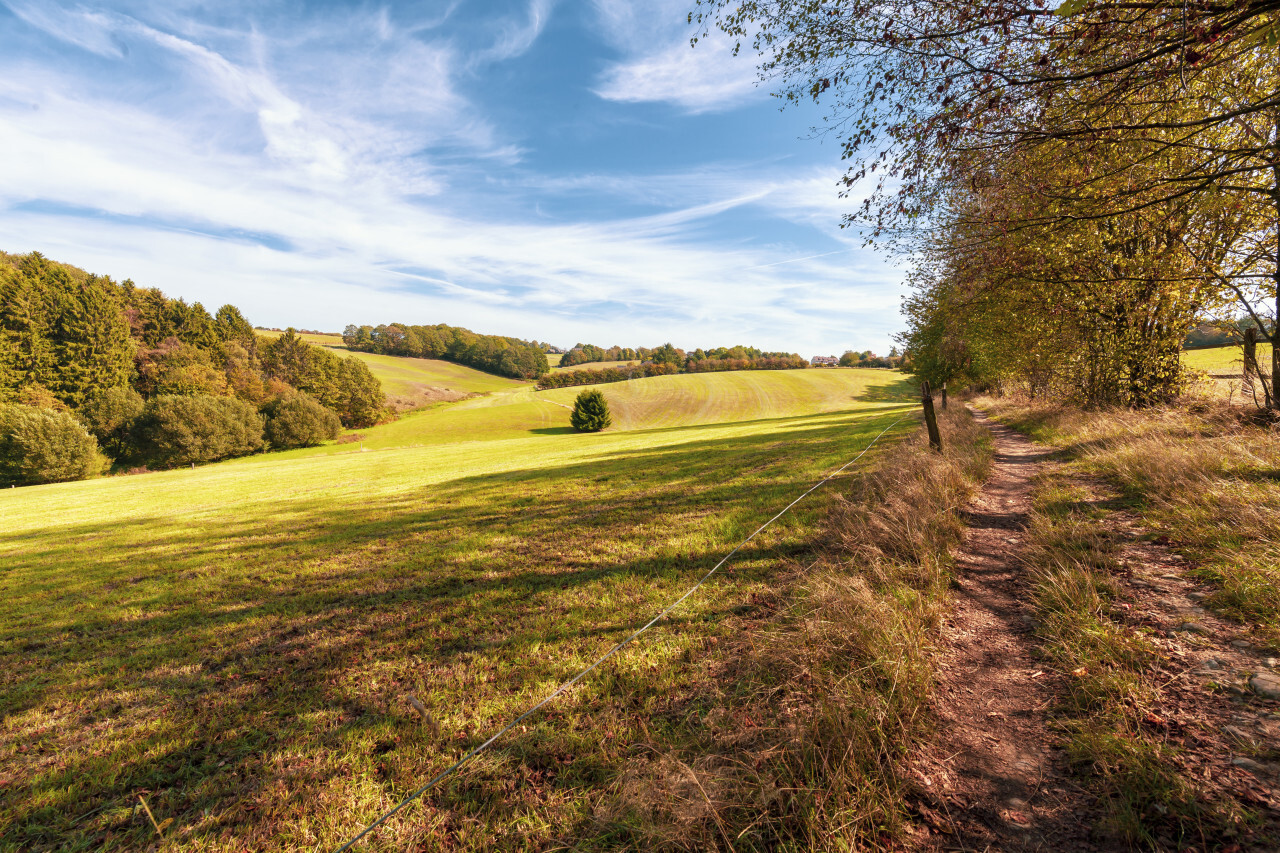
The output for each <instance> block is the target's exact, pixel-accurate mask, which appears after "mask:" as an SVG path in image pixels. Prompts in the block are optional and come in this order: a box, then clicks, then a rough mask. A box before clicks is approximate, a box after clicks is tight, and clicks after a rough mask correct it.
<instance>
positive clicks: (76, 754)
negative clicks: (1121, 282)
mask: <svg viewBox="0 0 1280 853" xmlns="http://www.w3.org/2000/svg"><path fill="white" fill-rule="evenodd" d="M401 369H403V370H406V371H410V372H412V371H419V373H417V374H416V375H419V376H423V375H426V373H427V372H429V371H439V370H441V368H440V367H439V365H437V364H433V365H422V366H418V365H410V366H401ZM433 375H434V376H441V375H442V374H440V373H439V372H437V373H435V374H433ZM473 379H474V377H470V376H468V375H467V374H457V376H456V377H454V378H452V379H451V381H454V382H455V383H456V384H458V385H463V384H464V383H466V382H469V381H472V380H473ZM492 379H493V378H492V377H489V380H491V381H492ZM517 385H519V383H517ZM473 387H475V386H473ZM577 390H578V389H563V390H562V391H557V392H549V393H545V394H544V393H541V392H539V393H536V394H535V392H533V391H532V390H531V388H530V387H529V386H527V385H525V386H522V387H516V388H507V389H505V390H502V389H501V388H499V389H495V390H491V391H490V393H489V395H488V396H485V397H479V398H473V399H468V400H463V401H460V402H454V403H444V404H440V405H437V406H434V407H431V408H428V409H423V410H420V411H417V412H413V413H410V414H409V415H407V416H406V417H404V418H403V419H401V420H400V421H397V422H395V423H391V424H386V425H384V426H380V427H376V428H374V429H371V430H368V431H366V436H365V438H364V440H363V445H364V450H365V451H366V452H360V446H359V445H357V444H346V445H331V446H328V447H322V448H316V449H311V450H300V451H290V452H286V453H275V454H266V455H261V456H256V457H249V458H245V459H239V460H233V461H230V462H225V463H220V464H214V465H208V466H205V467H201V468H196V469H186V470H172V471H165V472H160V473H153V474H147V475H144V476H118V477H109V478H103V479H98V480H89V481H83V482H75V483H63V484H55V485H48V486H35V487H29V488H24V489H16V490H5V491H3V492H0V516H3V518H4V519H5V525H4V529H3V531H0V564H3V565H4V566H5V571H4V572H3V573H0V638H3V642H0V672H3V673H4V678H3V681H2V682H0V715H2V716H3V718H4V719H5V733H4V735H3V736H2V737H0V768H3V769H2V770H0V782H2V783H3V784H0V825H3V826H5V827H6V829H5V842H6V843H10V844H12V845H14V846H15V848H16V849H32V850H36V849H52V848H59V847H66V846H70V847H74V848H81V849H97V848H101V847H103V846H107V845H109V844H114V845H116V846H119V847H121V848H122V849H123V848H133V849H137V848H141V847H145V846H147V845H149V844H151V843H152V842H153V840H154V831H153V829H152V827H151V826H150V824H149V823H147V822H146V821H145V820H143V819H139V817H138V816H139V814H140V812H138V811H137V810H136V808H135V806H136V803H137V795H138V792H140V791H142V792H145V796H146V799H147V804H148V807H149V809H150V811H151V812H152V813H153V814H154V815H155V817H156V819H157V821H158V822H166V821H172V823H171V824H167V825H168V826H169V827H170V828H169V830H168V831H169V833H171V834H172V836H173V837H174V838H175V839H180V843H181V845H182V846H184V847H189V848H192V849H204V850H219V851H230V850H240V849H244V848H245V847H246V846H248V847H268V846H269V847H272V848H288V849H294V848H306V849H320V848H326V849H332V848H334V847H335V846H337V844H338V843H340V842H341V841H342V840H345V838H347V837H349V835H350V833H351V831H352V830H353V829H354V828H358V827H359V826H361V825H363V824H364V823H365V822H366V821H367V820H368V819H369V818H370V817H371V816H373V815H376V814H377V813H378V812H379V811H381V810H383V809H385V808H386V807H387V806H388V805H389V804H391V803H392V802H394V801H395V800H396V799H397V798H398V797H400V796H401V795H402V794H403V792H404V791H407V790H411V789H412V788H413V787H414V786H415V785H417V784H418V783H419V782H420V780H421V778H422V776H423V774H428V773H430V772H433V771H435V770H439V769H441V768H443V767H444V766H447V765H448V764H449V763H450V762H451V761H453V760H454V759H455V758H456V757H457V756H458V755H459V754H460V750H464V749H466V748H467V747H469V746H471V745H474V744H475V743H478V742H479V740H477V739H482V738H483V737H484V736H485V735H486V733H488V732H490V731H492V730H493V729H494V728H495V727H496V726H498V725H500V724H501V723H502V722H503V721H505V720H507V719H509V718H511V717H512V716H513V715H514V714H515V713H517V712H519V711H520V710H522V709H523V708H525V707H527V706H528V705H529V704H531V703H532V702H533V701H535V700H536V699H537V698H540V697H542V696H544V695H546V694H547V692H548V691H549V690H550V689H551V688H552V686H554V685H555V684H556V683H558V682H559V681H560V680H562V679H563V678H565V677H566V676H568V675H569V674H571V673H573V672H574V671H576V670H577V669H578V668H580V667H581V666H583V664H584V663H586V662H587V661H590V660H591V659H593V657H594V656H596V655H598V654H599V653H600V652H601V651H602V650H603V649H605V648H608V647H609V645H611V644H612V643H614V642H615V641H616V640H617V639H619V637H621V636H624V635H625V633H626V632H628V631H629V630H631V629H632V627H634V626H635V624H636V622H637V620H640V621H643V620H644V619H645V618H647V615H651V614H652V613H654V612H656V609H657V608H659V607H660V606H662V605H663V604H664V603H666V602H669V601H670V600H672V598H673V597H674V596H675V595H678V594H679V592H680V591H682V590H683V589H684V588H686V587H687V586H688V585H689V583H690V582H691V580H692V579H694V578H696V577H698V576H699V575H700V573H702V572H704V571H705V570H706V568H707V567H708V566H709V565H710V564H711V563H713V562H714V561H715V560H716V559H718V558H719V557H720V556H722V555H723V554H724V553H725V551H726V549H727V548H728V547H729V546H730V545H732V544H733V543H734V542H736V541H738V540H739V539H740V538H741V537H742V536H743V535H744V534H745V533H747V532H750V531H751V530H752V529H754V527H755V526H756V525H757V524H759V523H760V522H761V521H763V520H764V519H765V518H767V517H768V516H769V515H771V514H772V513H774V512H775V511H776V510H777V509H778V508H779V507H780V506H782V505H785V503H786V502H787V501H789V500H791V499H792V498H794V497H795V496H796V495H797V494H798V493H799V492H800V491H802V490H803V489H804V488H805V487H807V486H808V485H809V484H811V483H812V482H814V481H815V480H816V479H817V478H819V477H820V476H822V475H823V474H824V473H826V472H829V471H830V470H832V469H833V468H834V467H835V466H837V465H839V464H841V463H844V462H846V461H848V460H849V459H851V458H852V457H853V455H854V454H855V453H856V452H857V451H858V450H860V449H861V448H863V447H864V446H865V445H866V444H867V442H868V441H869V440H870V439H871V437H872V436H874V435H875V434H876V433H878V432H879V431H880V430H882V429H884V428H885V427H887V426H890V425H891V424H893V423H894V422H895V420H896V419H898V418H900V417H902V416H903V415H904V414H905V413H909V412H911V409H912V406H911V405H910V404H909V402H904V399H905V394H906V392H907V391H908V389H907V387H906V383H905V382H904V381H903V380H902V378H901V377H900V376H898V375H897V374H894V373H889V372H886V371H859V370H846V371H791V372H763V371H762V372H752V373H738V374H697V375H686V376H674V377H658V378H655V379H646V380H638V381H635V382H630V383H620V384H615V385H610V386H604V387H603V389H602V390H604V392H605V394H606V396H607V397H608V398H609V400H610V402H611V404H612V405H613V406H614V409H615V415H616V418H617V423H618V426H616V427H614V428H613V429H611V430H608V431H606V432H604V433H598V434H592V435H580V434H575V433H573V432H572V431H571V430H569V428H568V427H567V422H568V410H567V409H566V408H565V406H566V405H567V402H566V401H571V400H572V397H573V395H574V394H575V393H576V391H577ZM913 419H914V416H911V417H908V419H907V421H906V422H905V423H903V425H902V426H900V427H899V428H898V429H899V430H905V429H907V428H908V427H909V425H910V423H911V421H912V420H913ZM851 473H852V472H851ZM822 500H823V499H822V498H821V497H817V498H815V500H813V501H811V502H809V503H806V504H804V505H801V506H800V507H798V508H797V512H796V514H793V515H791V516H788V517H787V518H786V519H785V520H784V522H783V523H780V524H779V525H777V526H775V527H774V528H771V529H770V530H769V531H767V532H766V533H765V534H763V535H761V536H760V537H759V538H758V539H757V540H755V542H754V543H753V545H752V547H751V548H750V549H748V550H745V551H744V552H742V553H741V554H740V555H739V558H737V559H736V560H735V563H734V566H733V570H732V572H730V573H726V574H724V575H723V576H719V577H717V578H716V579H715V580H714V582H713V583H711V584H709V585H708V587H707V588H706V590H705V594H701V595H699V596H698V597H696V598H694V599H690V600H689V601H688V602H687V605H686V606H685V607H684V608H683V609H682V611H681V613H680V616H679V618H678V619H676V620H675V621H674V622H672V623H671V624H670V625H669V626H668V627H667V628H665V629H664V630H663V631H662V632H656V633H655V634H654V635H653V636H652V637H650V638H647V639H646V642H644V643H643V644H637V645H634V646H632V647H629V648H628V650H627V651H625V652H624V653H622V654H621V655H620V656H619V657H618V658H616V659H615V660H614V661H613V662H612V663H611V664H610V667H609V669H608V670H607V671H605V672H602V673H601V674H600V677H599V678H598V679H593V680H590V681H588V682H584V683H583V684H582V685H581V686H580V687H579V688H577V689H576V690H575V692H574V693H573V694H572V695H571V696H569V697H566V699H565V701H564V702H563V703H561V704H559V705H557V707H556V708H555V709H554V710H553V711H552V713H551V714H549V715H547V716H546V717H541V718H539V719H538V720H531V721H530V724H529V726H528V727H527V729H526V730H525V731H521V732H516V733H514V735H513V737H512V739H511V741H510V742H509V743H507V744H506V745H504V748H503V749H501V750H495V751H492V752H490V753H487V754H486V755H485V756H484V757H482V758H481V759H480V760H478V761H477V762H475V763H474V764H473V765H471V766H470V767H468V768H467V770H466V771H465V772H464V773H463V774H462V775H460V776H459V777H457V779H456V780H455V782H454V783H451V786H452V787H451V788H449V789H448V790H447V791H442V792H441V796H447V797H448V798H449V802H450V803H451V805H450V806H449V808H450V809H457V810H461V811H460V812H459V813H461V812H467V813H473V814H477V815H480V814H483V815H484V818H483V821H482V822H481V824H479V825H480V826H483V827H485V829H483V830H482V831H480V832H479V834H477V835H475V836H474V838H473V839H472V840H471V841H470V842H468V843H467V844H466V845H464V847H465V848H466V849H477V850H479V849H492V845H494V844H497V845H498V846H501V843H500V839H499V837H498V836H497V835H494V834H493V833H495V832H497V833H500V832H501V831H503V830H502V828H503V827H510V826H514V825H521V826H525V827H526V829H525V830H523V832H524V837H525V838H526V840H528V839H532V840H533V841H535V842H537V843H538V844H542V843H544V842H545V843H551V839H552V838H553V837H559V833H563V832H566V831H571V830H572V829H573V828H574V827H579V826H586V825H588V824H590V822H591V821H592V820H594V818H593V814H594V813H595V810H596V809H597V808H598V807H599V806H600V804H601V803H602V802H603V801H604V800H603V798H607V797H608V796H609V789H608V786H607V785H602V784H601V781H602V780H606V779H609V778H616V777H618V774H621V773H623V772H625V769H626V767H627V765H628V761H629V760H630V759H629V752H628V751H627V750H626V749H619V748H617V746H615V744H635V743H641V742H644V740H645V738H646V736H647V735H646V733H645V732H646V728H645V727H646V726H647V727H650V730H652V727H655V726H657V727H658V728H659V729H661V728H662V727H665V726H668V725H670V723H669V722H667V721H665V719H664V717H663V716H662V708H663V707H665V705H664V703H666V702H669V701H670V696H671V695H673V692H676V691H679V690H681V689H685V685H688V684H689V683H690V680H691V679H693V678H695V672H694V669H693V667H694V663H692V661H694V660H695V658H694V657H693V656H691V655H692V652H693V650H696V649H700V648H705V647H707V646H708V644H712V643H715V642H719V641H720V639H721V638H723V637H727V636H728V631H729V625H730V623H729V622H727V621H726V620H728V619H730V618H732V617H733V614H734V613H735V612H737V610H736V609H737V608H741V607H743V606H746V604H747V603H749V602H752V601H754V600H756V598H757V597H758V596H760V595H767V594H768V592H769V590H770V589H772V588H774V587H775V585H776V584H777V583H778V582H779V578H781V577H783V576H784V575H785V574H786V573H787V572H789V571H792V570H793V569H792V562H791V558H790V556H789V555H791V554H795V553H798V551H799V550H800V549H803V548H805V547H808V546H807V545H806V543H807V542H809V541H810V539H811V536H812V530H811V525H812V523H813V521H814V519H816V518H817V517H818V514H819V513H820V512H821V511H822V509H823V503H822ZM409 694H412V695H414V696H415V697H416V698H417V699H418V700H420V701H421V703H422V704H423V705H424V706H425V708H426V709H427V713H428V714H429V715H430V717H431V719H432V720H433V721H434V722H433V727H429V726H424V725H423V723H422V722H421V719H420V718H419V717H418V716H417V715H416V714H415V712H414V711H413V710H412V708H410V707H409V706H408V705H407V704H406V698H405V697H406V696H407V695H409ZM601 732H609V733H610V734H609V736H608V737H602V736H601ZM36 744H38V745H39V746H38V748H32V745H36ZM540 767H553V768H556V773H555V774H553V775H551V776H546V777H538V778H540V779H543V781H542V782H540V783H539V784H538V785H532V786H521V787H519V788H518V789H517V790H515V791H507V792H506V793H501V792H502V791H506V789H504V788H502V786H503V785H505V784H507V782H506V780H509V779H511V778H523V777H522V776H521V775H520V774H527V773H529V772H535V771H536V772H541V771H537V768H540ZM530 768H532V770H531V769H530ZM495 786H497V787H495ZM544 792H547V793H550V794H551V795H552V796H551V799H546V797H545V796H544ZM495 803H499V804H501V805H500V808H499V812H493V808H495V806H494V804H495ZM419 823H421V822H420V821H419V820H418V819H417V818H413V819H411V820H409V821H404V822H397V823H396V824H394V825H393V826H389V827H388V828H387V830H386V831H385V833H384V835H383V838H381V839H380V843H385V844H391V845H392V847H397V846H405V845H409V846H412V844H413V843H416V842H415V841H414V839H418V841H422V839H423V838H426V837H427V836H419V835H415V834H414V833H416V832H429V833H431V835H430V837H431V838H437V836H436V835H435V834H433V833H435V832H436V830H426V829H421V830H420V829H415V827H417V826H418V825H419ZM437 840H438V839H437ZM423 843H425V842H423ZM432 843H435V842H434V841H433V842H432ZM420 846H421V845H420ZM388 849H391V848H388Z"/></svg>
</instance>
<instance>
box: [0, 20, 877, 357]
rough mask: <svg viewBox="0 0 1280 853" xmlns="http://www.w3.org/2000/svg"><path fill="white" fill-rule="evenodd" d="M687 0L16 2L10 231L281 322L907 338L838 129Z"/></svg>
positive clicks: (2, 167)
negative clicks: (847, 222) (390, 321)
mask: <svg viewBox="0 0 1280 853" xmlns="http://www.w3.org/2000/svg"><path fill="white" fill-rule="evenodd" d="M691 7H692V3H684V2H678V1H677V2H673V0H635V1H634V2H633V0H595V2H560V3H556V2H552V0H522V2H486V3H483V4H479V3H473V4H457V3H443V2H441V3H437V4H432V3H399V4H397V3H388V4H384V5H371V4H365V3H349V4H348V3H328V4H307V5H305V6H304V5H303V4H296V3H276V2H252V3H248V2H246V3H239V4H237V3H234V2H229V3H218V4H202V3H193V2H163V3H162V2H146V0H140V2H130V0H119V2H114V3H101V2H94V0H89V2H83V3H82V2H57V0H0V148H2V149H3V150H4V151H5V152H6V155H7V156H5V157H3V158H0V248H3V249H6V250H8V251H12V252H26V251H31V250H39V251H41V252H43V253H45V254H46V255H48V256H50V257H53V258H56V259H58V260H62V261H66V262H69V263H73V264H76V265H78V266H82V267H84V268H86V269H88V270H90V271H94V272H99V273H104V274H110V275H113V276H116V277H125V276H130V277H132V278H133V279H135V280H136V281H137V282H138V283H139V284H140V285H143V286H158V287H161V288H163V289H164V290H165V291H166V292H167V293H170V294H171V295H174V296H182V297H185V298H187V299H188V300H200V301H202V302H204V303H205V304H206V305H221V304H223V303H227V302H230V303H233V304H236V305H239V306H241V307H242V308H243V309H244V310H245V312H246V315H247V316H248V317H250V318H251V319H252V320H253V322H255V323H258V324H261V325H267V326H284V325H294V326H300V327H306V328H324V329H330V330H335V329H340V328H342V326H343V325H344V324H346V323H349V322H352V321H353V319H354V320H359V321H361V322H379V321H380V319H379V318H384V317H403V318H406V320H412V321H414V322H420V323H438V322H447V323H450V324H454V325H462V326H468V327H471V328H475V329H477V330H480V331H483V332H487V333H495V334H505V335H514V336H518V337H523V338H537V339H538V340H549V341H552V342H558V343H560V345H562V346H567V345H569V344H571V343H572V342H573V341H576V340H579V339H601V340H604V339H608V340H627V341H632V340H635V341H647V340H671V341H673V342H674V343H676V344H677V345H683V344H684V343H686V342H694V341H703V340H707V339H722V340H750V341H751V342H752V343H754V344H756V345H758V346H761V347H764V348H767V349H778V350H787V351H793V350H797V351H801V352H804V353H806V354H811V352H810V351H812V352H823V353H826V352H837V353H838V352H841V351H843V350H844V349H850V348H852V349H855V350H862V349H867V348H870V349H875V350H877V351H885V350H887V349H888V346H889V334H890V333H891V332H892V331H893V330H894V329H895V328H896V327H897V326H898V324H899V321H898V316H897V303H898V298H899V295H900V293H901V287H900V284H899V282H900V278H901V276H900V274H899V272H898V271H897V270H896V269H894V268H892V267H891V266H889V265H888V264H887V263H885V262H884V261H883V260H882V259H881V258H879V257H877V256H875V255H873V254H871V253H870V252H869V251H866V250H863V249H862V248H861V246H862V240H861V236H860V235H859V234H857V233H854V232H852V231H841V230H840V228H839V224H840V218H841V214H842V213H845V212H847V211H848V210H850V209H852V208H853V207H855V206H856V202H855V201H852V200H841V199H839V198H838V196H837V189H838V186H837V185H838V180H839V178H840V176H841V175H842V173H843V168H842V165H841V162H840V159H839V155H840V150H839V146H838V145H837V144H822V142H823V140H821V139H818V140H811V139H804V138H803V137H806V136H808V134H809V128H810V126H812V125H817V124H820V123H821V117H820V115H819V114H818V113H817V112H816V111H814V110H813V109H811V108H809V107H807V106H803V105H802V106H799V107H791V108H789V109H787V110H785V111H779V109H778V108H779V106H780V104H781V102H780V101H778V100H777V99H775V98H772V97H771V96H770V95H769V90H768V88H767V87H765V86H759V85H756V83H755V79H756V73H755V65H756V59H755V57H754V56H751V55H746V54H744V55H743V56H741V57H737V58H735V57H733V56H732V55H731V51H730V50H729V43H728V42H727V41H726V40H724V39H723V38H720V37H718V36H714V35H713V36H711V37H709V38H706V39H703V40H701V41H700V42H699V44H698V46H697V47H696V48H691V47H690V46H689V38H690V36H691V35H692V34H693V31H692V30H690V28H689V26H688V25H687V23H686V19H687V14H688V12H689V11H690V8H691ZM360 312H365V314H366V315H367V316H365V317H364V318H363V319H361V318H360V317H357V316H355V315H356V314H358V313H360Z"/></svg>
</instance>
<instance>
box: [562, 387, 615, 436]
mask: <svg viewBox="0 0 1280 853" xmlns="http://www.w3.org/2000/svg"><path fill="white" fill-rule="evenodd" d="M612 422H613V421H612V419H611V418H610V417H609V404H608V403H606V402H605V400H604V395H603V394H601V393H600V392H599V391H598V390H596V389H595V388H588V389H587V390H586V391H583V392H582V393H581V394H579V395H578V397H577V399H576V400H574V401H573V414H571V415H569V423H571V424H573V428H574V429H576V430H577V431H578V432H599V431H600V430H602V429H604V428H605V427H607V426H608V425H609V424H611V423H612Z"/></svg>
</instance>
